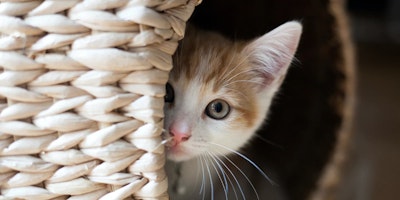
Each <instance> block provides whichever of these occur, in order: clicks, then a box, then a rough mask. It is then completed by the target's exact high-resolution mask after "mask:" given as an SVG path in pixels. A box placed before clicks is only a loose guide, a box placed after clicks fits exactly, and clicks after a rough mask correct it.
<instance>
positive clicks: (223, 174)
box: [207, 152, 229, 200]
mask: <svg viewBox="0 0 400 200" xmlns="http://www.w3.org/2000/svg"><path fill="white" fill-rule="evenodd" d="M207 153H208V156H209V158H210V163H211V164H212V166H213V168H214V169H215V172H216V173H217V176H218V179H219V181H220V182H221V185H222V188H223V189H224V192H225V199H226V200H228V187H229V186H228V181H227V180H226V175H225V171H223V169H222V168H221V166H220V165H219V163H218V162H217V161H216V160H215V158H214V157H213V155H212V154H211V153H210V152H207ZM214 163H215V164H217V165H218V168H217V167H216V166H215V164H214ZM220 171H221V173H222V176H221V174H220ZM222 178H223V179H222Z"/></svg>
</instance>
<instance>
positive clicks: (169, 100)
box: [164, 83, 175, 103]
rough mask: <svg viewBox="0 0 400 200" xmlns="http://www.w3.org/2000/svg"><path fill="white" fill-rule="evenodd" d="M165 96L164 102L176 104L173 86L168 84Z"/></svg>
mask: <svg viewBox="0 0 400 200" xmlns="http://www.w3.org/2000/svg"><path fill="white" fill-rule="evenodd" d="M165 92H166V94H165V96H164V101H165V102H167V103H172V102H174V99H175V94H174V88H173V87H172V85H171V84H169V83H167V84H166V85H165Z"/></svg>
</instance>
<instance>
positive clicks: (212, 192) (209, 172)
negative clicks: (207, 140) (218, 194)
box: [202, 155, 214, 200]
mask: <svg viewBox="0 0 400 200" xmlns="http://www.w3.org/2000/svg"><path fill="white" fill-rule="evenodd" d="M202 157H203V159H204V162H205V164H206V169H207V172H208V178H209V180H210V188H211V194H210V195H211V200H214V183H213V179H212V175H211V170H210V166H209V165H208V163H207V161H206V160H205V158H204V155H202Z"/></svg>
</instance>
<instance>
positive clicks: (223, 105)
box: [205, 99, 231, 120]
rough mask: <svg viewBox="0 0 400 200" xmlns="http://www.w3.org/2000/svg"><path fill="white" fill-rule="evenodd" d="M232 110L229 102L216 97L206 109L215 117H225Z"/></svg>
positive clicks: (207, 113) (208, 113)
mask: <svg viewBox="0 0 400 200" xmlns="http://www.w3.org/2000/svg"><path fill="white" fill-rule="evenodd" d="M230 111H231V107H230V106H229V104H228V103H227V102H226V101H224V100H222V99H215V100H213V101H211V102H210V103H209V104H208V105H207V107H206V110H205V113H206V115H207V116H209V117H211V118H213V119H217V120H220V119H224V118H225V117H226V116H228V114H229V112H230Z"/></svg>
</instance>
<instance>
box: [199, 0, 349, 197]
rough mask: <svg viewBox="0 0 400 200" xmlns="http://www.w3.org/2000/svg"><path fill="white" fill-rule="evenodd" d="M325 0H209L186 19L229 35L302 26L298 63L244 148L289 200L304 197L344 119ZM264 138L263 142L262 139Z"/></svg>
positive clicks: (335, 43) (341, 75) (335, 42)
mask: <svg viewBox="0 0 400 200" xmlns="http://www.w3.org/2000/svg"><path fill="white" fill-rule="evenodd" d="M329 3H330V1H328V0H323V1H306V0H296V1H293V0H259V1H257V0H249V1H246V3H243V1H241V0H231V1H229V3H227V1H223V0H212V1H211V0H209V1H203V3H202V4H201V5H200V6H198V7H197V9H196V11H195V12H194V15H193V16H192V19H191V23H193V24H196V25H197V26H199V27H201V28H204V29H210V30H216V31H219V32H221V33H223V34H224V35H226V36H228V37H230V38H233V39H249V38H254V37H255V36H259V35H262V34H264V33H266V32H268V31H269V30H272V29H273V28H274V27H277V26H279V25H280V24H282V23H284V22H286V21H290V20H300V21H301V22H302V24H303V26H304V32H303V36H302V39H301V42H300V47H299V50H298V52H297V55H296V57H297V59H298V60H299V61H298V62H295V63H294V65H293V66H292V67H291V69H290V70H289V73H288V76H287V78H286V80H285V82H284V84H283V86H282V89H281V93H280V95H279V97H278V99H277V100H275V102H274V104H273V107H272V111H271V113H270V117H269V120H268V121H267V123H266V125H265V126H264V127H263V128H262V130H260V135H261V136H262V138H263V139H255V140H254V141H252V144H251V145H249V146H248V148H247V149H244V150H243V152H244V153H245V154H246V156H248V157H249V158H250V159H252V160H254V161H255V162H256V163H258V164H259V165H261V167H263V168H265V167H268V168H269V169H273V171H275V172H276V174H274V175H273V176H274V177H279V180H280V181H279V185H280V187H281V188H283V190H284V191H285V193H287V195H288V197H289V199H307V198H308V197H309V196H310V194H311V193H312V192H313V191H314V190H316V187H317V186H316V184H317V181H318V179H319V177H321V176H322V173H323V169H324V167H325V165H326V164H327V163H328V161H329V159H330V158H331V156H332V153H333V151H334V147H335V144H336V143H337V141H338V132H339V130H340V128H341V125H342V123H343V116H342V113H343V109H344V107H343V101H344V100H345V99H346V95H347V94H346V92H345V91H344V90H343V85H344V84H347V83H346V81H347V78H348V77H347V74H346V73H345V72H344V70H343V68H344V67H343V59H344V58H343V56H342V53H341V52H342V48H343V46H342V43H341V41H339V39H338V37H337V35H336V32H335V31H336V30H335V23H336V19H335V16H333V15H332V13H331V12H330V11H329ZM266 141H268V142H267V144H266Z"/></svg>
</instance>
